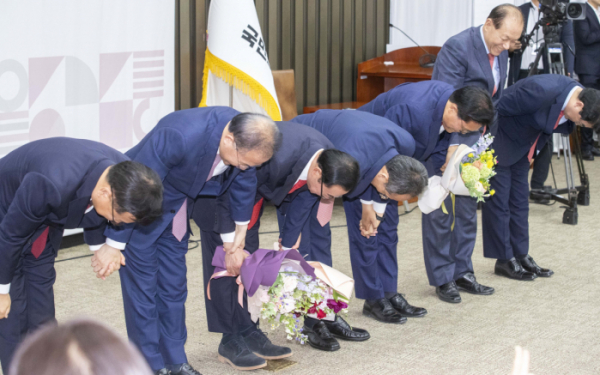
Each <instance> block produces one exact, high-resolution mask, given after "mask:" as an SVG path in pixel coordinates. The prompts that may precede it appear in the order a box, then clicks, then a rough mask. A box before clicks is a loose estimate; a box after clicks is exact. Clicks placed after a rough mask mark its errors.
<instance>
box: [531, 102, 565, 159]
mask: <svg viewBox="0 0 600 375" xmlns="http://www.w3.org/2000/svg"><path fill="white" fill-rule="evenodd" d="M563 112H564V111H560V114H559V115H558V119H557V120H556V124H554V129H556V128H558V122H559V121H560V119H561V118H562V117H563ZM539 140H540V136H539V135H538V136H537V138H536V139H535V142H533V146H531V148H530V149H529V154H528V155H527V158H528V159H529V162H530V163H531V160H533V153H534V152H535V146H537V143H538V141H539Z"/></svg>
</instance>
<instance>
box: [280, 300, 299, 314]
mask: <svg viewBox="0 0 600 375" xmlns="http://www.w3.org/2000/svg"><path fill="white" fill-rule="evenodd" d="M295 309H296V301H294V299H293V298H285V299H284V300H283V301H282V304H281V312H283V313H284V314H288V313H291V312H292V311H294V310H295Z"/></svg>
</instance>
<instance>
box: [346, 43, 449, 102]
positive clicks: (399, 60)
mask: <svg viewBox="0 0 600 375" xmlns="http://www.w3.org/2000/svg"><path fill="white" fill-rule="evenodd" d="M423 48H424V49H425V50H426V51H427V52H429V53H431V54H433V55H437V54H438V52H439V51H440V49H441V48H442V47H434V46H425V47H423ZM424 54H425V52H423V50H422V49H421V48H419V47H410V48H403V49H398V50H395V51H392V52H389V53H386V54H385V55H382V56H379V57H375V58H374V59H371V60H367V61H365V62H362V63H360V64H358V78H357V83H356V101H357V102H361V103H367V102H370V101H371V100H373V99H375V98H376V97H377V95H379V94H381V93H383V92H386V91H388V90H391V89H393V88H394V87H396V86H398V85H399V84H401V83H405V82H419V81H426V80H430V79H431V75H432V74H433V68H422V67H421V66H419V57H421V56H422V55H424ZM384 62H392V63H393V65H392V64H388V65H386V64H384Z"/></svg>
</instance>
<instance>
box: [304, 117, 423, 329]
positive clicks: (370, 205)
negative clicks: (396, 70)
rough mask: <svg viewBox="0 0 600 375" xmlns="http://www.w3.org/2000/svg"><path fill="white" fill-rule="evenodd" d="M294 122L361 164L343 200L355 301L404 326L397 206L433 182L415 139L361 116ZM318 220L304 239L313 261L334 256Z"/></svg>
mask: <svg viewBox="0 0 600 375" xmlns="http://www.w3.org/2000/svg"><path fill="white" fill-rule="evenodd" d="M293 121H294V122H298V123H301V124H305V125H308V126H310V127H313V128H315V129H317V130H318V131H320V132H321V133H323V134H324V135H325V136H326V137H327V138H328V139H329V140H330V141H331V142H332V143H333V145H334V146H335V147H336V148H337V149H338V150H340V151H344V152H347V153H348V154H350V155H352V156H353V157H354V158H355V159H356V160H357V161H358V164H359V165H360V181H359V182H358V185H357V186H356V188H354V190H352V191H351V192H350V193H348V194H346V195H345V196H344V210H345V212H346V220H347V222H348V236H349V240H350V241H349V242H350V259H351V261H352V273H353V275H354V280H355V292H356V297H358V298H362V299H365V300H366V301H365V304H364V307H363V314H364V315H366V316H369V317H372V318H374V319H376V320H378V321H381V322H385V323H405V322H406V317H404V316H402V315H401V312H400V311H399V310H398V309H406V308H407V306H406V305H408V303H407V302H406V301H405V300H404V299H403V298H398V296H399V297H402V296H400V295H399V294H398V261H397V254H396V247H397V244H398V202H399V201H404V200H408V199H411V198H412V197H414V196H416V195H419V194H420V193H421V192H422V191H423V189H424V188H425V187H426V186H427V181H428V178H427V170H426V169H425V166H424V165H423V164H422V163H420V162H419V161H417V160H415V159H413V158H411V156H412V155H413V154H414V152H415V140H414V139H413V137H412V136H411V135H410V134H409V133H408V132H407V131H406V130H404V129H402V128H401V127H399V126H397V125H396V124H394V123H393V122H391V121H389V120H387V119H385V118H382V117H380V116H376V115H373V114H371V113H367V112H362V111H348V110H341V111H339V110H337V111H336V110H320V111H317V112H316V113H313V114H308V115H301V116H298V117H296V118H295V119H294V120H293ZM313 211H314V209H313ZM316 216H317V215H316V213H314V212H313V214H311V220H310V221H309V223H307V224H306V225H305V228H304V230H303V234H302V236H303V237H304V236H305V235H304V233H305V231H308V232H310V234H309V235H310V236H311V242H310V248H309V249H306V250H304V251H305V252H306V253H308V254H309V257H310V254H313V253H315V252H323V251H329V252H330V243H331V242H330V241H328V239H330V238H331V231H330V229H329V225H322V224H319V223H318V220H316ZM300 245H301V246H302V243H301V244H300ZM315 248H316V249H318V250H315ZM404 302H405V303H404ZM410 308H411V309H413V310H414V309H416V311H417V312H418V314H419V315H424V314H425V313H426V311H425V309H421V308H415V307H412V306H410ZM306 323H307V322H305V329H307V331H308V332H314V333H316V334H318V335H319V336H321V337H327V336H328V335H330V332H329V331H328V329H327V327H326V326H325V325H324V324H316V325H315V326H314V327H310V326H309V325H308V324H306ZM321 323H322V322H321Z"/></svg>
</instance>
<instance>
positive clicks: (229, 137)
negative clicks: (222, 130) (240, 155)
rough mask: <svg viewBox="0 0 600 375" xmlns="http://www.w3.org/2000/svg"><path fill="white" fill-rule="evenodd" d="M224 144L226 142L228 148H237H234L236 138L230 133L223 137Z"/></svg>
mask: <svg viewBox="0 0 600 375" xmlns="http://www.w3.org/2000/svg"><path fill="white" fill-rule="evenodd" d="M223 142H225V145H226V146H229V147H235V146H234V144H235V138H234V137H233V134H232V133H229V132H228V133H227V134H225V137H223Z"/></svg>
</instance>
